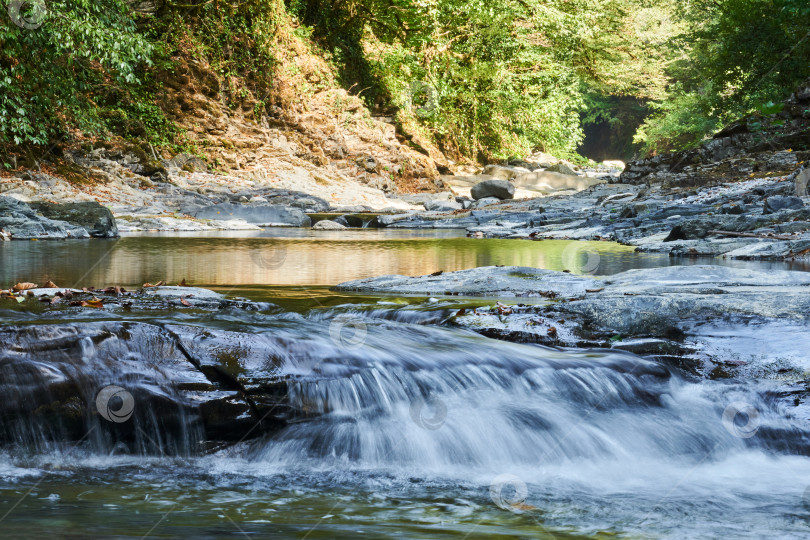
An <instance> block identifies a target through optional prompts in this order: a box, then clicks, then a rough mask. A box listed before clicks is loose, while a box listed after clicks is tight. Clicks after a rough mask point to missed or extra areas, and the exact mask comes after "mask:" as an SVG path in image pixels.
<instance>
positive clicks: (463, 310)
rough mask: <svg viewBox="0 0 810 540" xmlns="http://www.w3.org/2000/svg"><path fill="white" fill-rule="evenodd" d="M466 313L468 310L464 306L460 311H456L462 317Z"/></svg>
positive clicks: (457, 315)
mask: <svg viewBox="0 0 810 540" xmlns="http://www.w3.org/2000/svg"><path fill="white" fill-rule="evenodd" d="M466 313H467V310H466V309H464V308H461V309H460V310H458V312H456V317H461V316H462V315H464V314H466Z"/></svg>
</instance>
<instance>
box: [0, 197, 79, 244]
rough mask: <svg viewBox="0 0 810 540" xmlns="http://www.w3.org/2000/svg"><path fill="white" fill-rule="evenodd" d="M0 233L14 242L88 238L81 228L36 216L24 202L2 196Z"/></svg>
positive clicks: (0, 203) (0, 198) (0, 202)
mask: <svg viewBox="0 0 810 540" xmlns="http://www.w3.org/2000/svg"><path fill="white" fill-rule="evenodd" d="M0 231H3V232H4V233H5V236H6V237H8V238H11V239H16V240H29V239H32V238H40V239H45V240H65V239H68V238H89V237H90V234H89V233H88V232H87V231H86V230H85V229H84V228H83V227H79V226H77V225H72V224H70V223H67V222H65V221H59V220H53V219H48V218H46V217H43V216H41V215H39V214H37V213H36V212H35V211H34V210H33V209H32V208H31V207H30V206H28V205H27V204H25V203H24V202H21V201H18V200H17V199H14V198H12V197H2V196H0Z"/></svg>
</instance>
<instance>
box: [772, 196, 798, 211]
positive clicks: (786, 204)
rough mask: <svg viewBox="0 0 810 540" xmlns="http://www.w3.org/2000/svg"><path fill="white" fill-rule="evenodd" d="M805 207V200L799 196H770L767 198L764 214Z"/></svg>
mask: <svg viewBox="0 0 810 540" xmlns="http://www.w3.org/2000/svg"><path fill="white" fill-rule="evenodd" d="M800 208H804V201H802V200H801V199H800V198H799V197H783V196H775V197H768V198H767V199H766V200H765V208H764V209H763V212H762V213H763V214H774V213H776V212H779V211H780V210H798V209H800Z"/></svg>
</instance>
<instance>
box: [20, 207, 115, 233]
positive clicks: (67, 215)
mask: <svg viewBox="0 0 810 540" xmlns="http://www.w3.org/2000/svg"><path fill="white" fill-rule="evenodd" d="M30 205H31V208H33V209H34V210H36V211H37V212H38V213H40V214H41V215H43V216H44V217H46V218H48V219H54V220H59V221H66V222H68V223H70V224H71V225H78V226H79V227H82V228H83V229H85V230H86V231H87V232H88V233H89V234H90V236H93V237H95V238H117V237H118V227H117V226H116V224H115V218H114V217H113V215H112V212H110V209H109V208H107V207H106V206H102V205H100V204H99V203H97V202H95V201H90V202H73V203H61V204H59V203H50V202H33V203H31V204H30Z"/></svg>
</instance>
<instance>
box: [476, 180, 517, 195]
mask: <svg viewBox="0 0 810 540" xmlns="http://www.w3.org/2000/svg"><path fill="white" fill-rule="evenodd" d="M470 194H471V195H472V198H473V199H475V200H479V199H483V198H486V197H497V198H499V199H513V198H514V197H515V186H514V184H512V183H511V182H509V181H508V180H484V181H483V182H479V183H477V184H475V185H474V186H473V187H472V189H471V190H470Z"/></svg>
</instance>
